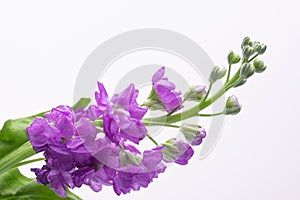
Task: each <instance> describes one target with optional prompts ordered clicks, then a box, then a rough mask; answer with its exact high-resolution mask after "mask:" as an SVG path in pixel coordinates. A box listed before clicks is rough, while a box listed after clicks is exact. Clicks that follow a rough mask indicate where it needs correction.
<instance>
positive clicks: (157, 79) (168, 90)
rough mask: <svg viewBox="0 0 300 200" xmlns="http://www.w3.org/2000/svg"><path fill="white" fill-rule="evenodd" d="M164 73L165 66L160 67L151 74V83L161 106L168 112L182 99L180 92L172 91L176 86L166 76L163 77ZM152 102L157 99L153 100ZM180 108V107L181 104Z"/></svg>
mask: <svg viewBox="0 0 300 200" xmlns="http://www.w3.org/2000/svg"><path fill="white" fill-rule="evenodd" d="M164 75H165V67H161V68H160V69H159V70H157V71H156V73H155V74H154V75H153V77H152V85H153V89H154V90H155V92H156V94H157V95H158V98H159V100H160V102H161V104H162V106H163V107H164V108H165V110H166V111H167V112H168V113H169V112H171V111H172V110H174V109H175V108H177V107H178V106H179V105H180V103H181V101H182V99H181V97H180V95H181V93H180V92H175V91H174V90H175V88H176V86H175V84H174V83H172V82H171V81H169V80H168V78H165V77H164ZM150 96H151V95H150ZM150 100H151V99H150ZM154 102H157V101H156V100H154ZM180 108H182V106H181V107H180ZM180 108H179V109H180Z"/></svg>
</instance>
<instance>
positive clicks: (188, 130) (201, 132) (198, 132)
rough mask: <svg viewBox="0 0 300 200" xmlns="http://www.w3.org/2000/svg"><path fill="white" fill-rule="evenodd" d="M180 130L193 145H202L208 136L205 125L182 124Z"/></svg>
mask: <svg viewBox="0 0 300 200" xmlns="http://www.w3.org/2000/svg"><path fill="white" fill-rule="evenodd" d="M180 131H181V132H182V133H183V135H184V137H185V139H186V140H187V141H188V142H189V143H190V144H191V145H193V146H197V145H200V144H201V143H202V141H203V139H204V138H205V137H206V131H205V129H204V128H203V127H201V126H198V125H192V124H182V125H181V127H180Z"/></svg>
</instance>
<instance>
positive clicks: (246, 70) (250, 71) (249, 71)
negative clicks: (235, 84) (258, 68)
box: [240, 63, 255, 78]
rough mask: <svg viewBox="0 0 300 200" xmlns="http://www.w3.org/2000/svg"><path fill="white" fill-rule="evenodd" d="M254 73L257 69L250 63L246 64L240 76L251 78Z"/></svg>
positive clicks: (242, 67)
mask: <svg viewBox="0 0 300 200" xmlns="http://www.w3.org/2000/svg"><path fill="white" fill-rule="evenodd" d="M254 72H255V68H254V67H253V65H251V64H250V63H244V64H243V65H242V66H241V72H240V75H241V77H242V78H249V77H250V76H252V75H253V74H254Z"/></svg>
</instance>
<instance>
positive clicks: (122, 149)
mask: <svg viewBox="0 0 300 200" xmlns="http://www.w3.org/2000/svg"><path fill="white" fill-rule="evenodd" d="M119 148H120V149H121V151H122V152H123V153H124V152H125V149H124V147H123V146H122V145H121V144H119Z"/></svg>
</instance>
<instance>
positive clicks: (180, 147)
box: [162, 138, 194, 165]
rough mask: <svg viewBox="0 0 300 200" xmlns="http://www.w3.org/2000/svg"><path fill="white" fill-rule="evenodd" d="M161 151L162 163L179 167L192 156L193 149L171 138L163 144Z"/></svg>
mask: <svg viewBox="0 0 300 200" xmlns="http://www.w3.org/2000/svg"><path fill="white" fill-rule="evenodd" d="M163 146H164V148H163V150H162V153H163V156H164V161H166V162H168V163H170V162H175V163H177V164H179V165H186V164H187V163H188V161H189V159H190V158H191V157H192V156H193V155H194V150H193V148H192V147H191V146H190V145H189V144H188V143H186V142H184V141H182V140H178V139H175V138H172V139H170V140H168V141H167V142H166V143H164V144H163Z"/></svg>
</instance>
